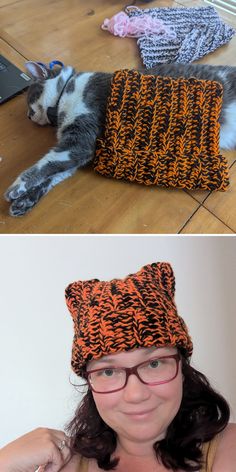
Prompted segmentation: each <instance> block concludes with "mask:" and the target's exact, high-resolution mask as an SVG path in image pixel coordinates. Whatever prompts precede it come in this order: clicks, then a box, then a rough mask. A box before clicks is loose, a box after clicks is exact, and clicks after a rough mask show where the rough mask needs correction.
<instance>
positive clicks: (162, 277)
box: [144, 262, 175, 298]
mask: <svg viewBox="0 0 236 472" xmlns="http://www.w3.org/2000/svg"><path fill="white" fill-rule="evenodd" d="M145 269H146V270H147V271H151V273H152V277H153V279H156V281H157V283H158V285H160V287H161V289H162V290H163V291H164V292H165V293H166V294H167V295H169V297H170V298H173V297H174V295H175V276H174V272H173V269H172V267H171V265H170V264H169V263H168V262H154V263H153V264H150V265H148V266H145V267H144V270H145Z"/></svg>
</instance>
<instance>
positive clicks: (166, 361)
mask: <svg viewBox="0 0 236 472" xmlns="http://www.w3.org/2000/svg"><path fill="white" fill-rule="evenodd" d="M176 372H177V362H176V359H175V358H173V357H166V358H165V357H162V358H158V359H150V360H149V361H148V362H145V363H143V364H142V365H140V366H139V367H138V374H139V376H140V378H141V379H142V380H143V382H146V383H156V382H168V381H169V380H171V379H173V378H174V377H175V375H176Z"/></svg>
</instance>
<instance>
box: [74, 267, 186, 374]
mask: <svg viewBox="0 0 236 472" xmlns="http://www.w3.org/2000/svg"><path fill="white" fill-rule="evenodd" d="M174 294H175V278H174V274H173V270H172V268H171V265H170V264H168V263H166V262H157V263H153V264H150V265H146V266H144V267H143V268H142V269H141V270H140V271H139V272H137V273H136V274H131V275H128V276H127V277H126V278H124V279H113V280H111V281H109V282H104V281H100V280H98V279H92V280H86V281H78V282H73V283H71V284H70V285H69V286H68V287H67V288H66V291H65V296H66V303H67V306H68V309H69V311H70V313H71V315H72V318H73V321H74V340H73V347H72V361H71V365H72V368H73V370H74V372H75V373H76V374H78V375H81V374H82V372H83V368H84V367H85V364H86V363H87V362H88V361H89V360H91V359H99V358H100V357H102V356H105V355H107V354H114V353H117V352H120V351H129V350H131V349H135V348H139V347H152V346H157V347H162V346H166V345H169V346H177V347H179V348H181V349H182V351H183V352H184V353H185V355H186V356H190V355H191V354H192V341H191V338H190V336H189V334H188V329H187V327H186V325H185V322H184V321H183V319H182V318H181V317H180V316H179V315H178V313H177V308H176V305H175V302H174Z"/></svg>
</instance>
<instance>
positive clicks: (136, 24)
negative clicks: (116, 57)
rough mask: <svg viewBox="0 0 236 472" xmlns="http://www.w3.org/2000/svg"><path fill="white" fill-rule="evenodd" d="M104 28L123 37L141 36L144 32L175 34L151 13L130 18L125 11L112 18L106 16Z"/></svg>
mask: <svg viewBox="0 0 236 472" xmlns="http://www.w3.org/2000/svg"><path fill="white" fill-rule="evenodd" d="M102 29H103V30H107V31H109V32H110V33H112V34H114V36H120V37H121V38H124V37H125V36H128V37H130V38H139V37H140V36H142V35H144V34H146V35H147V34H161V35H167V36H171V37H173V35H174V36H175V34H174V33H173V31H170V29H169V28H168V27H167V26H166V25H165V24H164V23H163V21H162V20H158V19H155V18H152V17H151V16H149V15H143V16H141V17H140V16H139V17H132V18H130V17H129V16H128V15H127V14H126V13H124V12H123V11H121V12H119V13H117V14H116V15H114V16H113V17H112V18H111V19H110V20H109V19H108V18H106V19H105V20H104V22H103V24H102Z"/></svg>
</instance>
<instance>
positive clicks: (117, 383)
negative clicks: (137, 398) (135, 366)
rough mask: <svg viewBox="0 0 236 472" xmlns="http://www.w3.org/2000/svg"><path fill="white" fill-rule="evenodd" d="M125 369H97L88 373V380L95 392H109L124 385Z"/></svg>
mask: <svg viewBox="0 0 236 472" xmlns="http://www.w3.org/2000/svg"><path fill="white" fill-rule="evenodd" d="M125 379H126V374H125V370H123V369H118V368H114V369H112V368H110V367H109V368H107V369H99V370H97V371H96V372H92V373H91V374H89V381H90V384H91V386H92V388H93V389H94V390H95V391H96V392H110V391H111V390H117V389H119V388H122V387H123V386H124V385H125Z"/></svg>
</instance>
